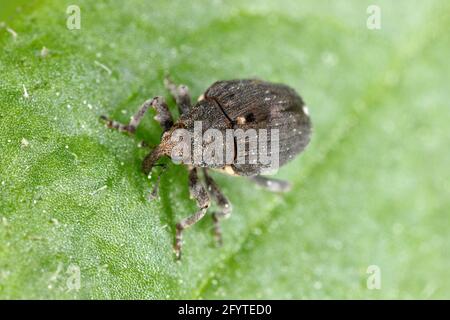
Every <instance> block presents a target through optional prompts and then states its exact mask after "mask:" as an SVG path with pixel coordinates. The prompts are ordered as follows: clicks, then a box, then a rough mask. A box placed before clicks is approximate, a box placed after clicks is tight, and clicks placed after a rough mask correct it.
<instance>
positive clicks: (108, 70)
mask: <svg viewBox="0 0 450 320" xmlns="http://www.w3.org/2000/svg"><path fill="white" fill-rule="evenodd" d="M94 63H95V65H97V66H99V67H100V68H102V69H103V70H105V71H106V72H107V73H108V75H111V74H112V71H111V69H110V68H108V67H107V66H106V65H104V64H103V63H101V62H98V61H97V60H95V61H94Z"/></svg>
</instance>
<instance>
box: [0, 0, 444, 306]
mask: <svg viewBox="0 0 450 320" xmlns="http://www.w3.org/2000/svg"><path fill="white" fill-rule="evenodd" d="M69 4H76V5H78V6H79V7H80V10H81V29H79V30H69V29H68V28H67V27H66V21H67V18H68V15H67V14H66V9H67V6H68V5H69ZM372 4H376V5H378V6H379V8H380V10H381V16H380V18H381V20H380V23H381V25H380V26H381V28H380V29H375V30H373V29H370V28H368V27H367V19H368V18H369V17H370V13H368V12H367V8H368V6H369V5H372ZM0 12H1V13H0V23H1V25H0V47H1V51H0V148H1V149H0V150H1V153H0V181H1V184H0V298H63V299H65V298H69V299H70V298H94V299H103V298H123V299H127V298H145V299H147V298H149V299H155V298H158V299H175V298H188V299H197V298H204V299H208V298H236V299H237V298H268V299H270V298H280V299H283V298H344V299H348V298H360V299H371V298H375V299H392V298H401V299H404V298H420V299H425V298H450V294H449V292H450V272H449V270H450V243H449V230H450V227H449V218H448V213H449V209H450V197H449V194H450V184H449V182H448V180H449V178H450V177H449V163H450V153H449V151H448V148H449V146H450V129H449V121H450V116H449V101H450V94H449V74H450V63H449V53H450V37H448V30H449V28H450V15H449V13H450V4H449V2H448V1H445V0H432V1H406V0H403V1H376V2H374V1H372V0H370V1H344V0H341V1H320V0H310V1H241V0H239V1H209V0H208V1H206V0H205V1H192V2H186V1H138V0H133V1H127V2H126V3H125V2H123V4H122V3H119V2H118V1H81V0H76V1H56V0H53V1H52V0H49V1H19V2H14V1H0ZM43 48H46V49H43ZM102 66H105V67H106V68H103V67H102ZM165 72H169V73H170V74H171V75H172V78H173V79H174V80H175V81H176V82H178V83H184V84H187V85H188V86H189V87H190V89H191V92H192V94H193V96H195V97H196V96H198V95H200V94H201V93H202V91H203V90H205V89H206V88H207V87H208V86H209V85H210V84H211V83H212V82H214V81H216V80H220V79H231V78H245V77H258V78H262V79H265V80H269V81H274V82H283V83H286V84H289V85H290V86H292V87H294V88H296V89H297V90H298V91H299V92H300V94H301V95H302V96H303V97H304V99H305V101H306V102H307V104H308V105H309V107H310V113H311V116H312V119H313V123H314V134H313V139H312V143H311V144H310V146H309V147H308V149H307V150H306V152H305V153H303V154H302V155H301V156H300V157H298V158H296V159H295V160H294V161H293V162H291V163H289V164H288V165H287V166H285V167H283V168H282V169H281V170H280V172H279V174H278V177H279V178H284V179H287V180H290V181H291V182H292V183H293V185H294V188H293V190H292V191H291V192H290V193H288V194H285V195H275V194H271V193H269V192H267V191H265V190H262V189H258V188H257V187H255V186H254V185H253V184H252V183H250V182H248V181H247V180H245V179H243V178H233V177H228V176H223V175H220V174H214V177H215V178H216V180H217V181H218V182H219V184H220V185H221V186H222V189H223V191H224V193H225V194H226V195H227V196H228V197H229V198H230V200H231V202H232V203H233V208H234V211H233V214H232V217H231V218H230V219H229V220H227V221H225V222H224V223H223V224H222V227H223V233H224V242H225V243H224V246H223V247H222V248H220V249H218V248H215V246H214V241H213V237H212V235H211V229H212V223H211V218H210V217H209V216H207V217H206V218H205V219H204V220H203V221H201V222H200V223H199V224H197V225H196V226H195V227H194V228H192V229H190V230H189V231H187V232H186V233H185V246H184V257H183V260H182V261H181V262H180V263H176V262H175V261H174V256H173V252H172V243H173V238H174V232H175V229H174V225H175V223H176V222H177V221H178V220H179V219H180V218H182V217H185V216H187V215H189V214H191V213H193V212H194V210H195V209H196V206H195V203H194V201H192V200H190V199H189V195H188V189H187V171H186V169H185V168H183V167H181V166H176V165H173V164H171V165H170V168H169V169H170V170H167V172H166V173H165V174H164V175H163V177H162V179H161V190H160V191H161V192H160V199H157V200H155V201H152V202H149V201H147V200H146V196H147V194H148V193H149V191H150V189H151V186H152V181H149V180H148V179H147V178H146V177H145V176H144V175H143V174H142V173H141V170H140V163H141V161H142V159H143V157H144V155H145V153H146V150H143V149H140V148H138V146H137V144H138V142H139V141H140V140H142V139H145V140H146V141H148V142H149V143H151V144H156V143H157V142H158V139H159V136H160V134H161V129H160V127H159V126H158V124H157V123H156V122H155V121H154V120H153V113H151V115H148V116H147V117H146V118H145V120H144V122H143V124H142V126H140V127H139V129H138V131H137V135H136V137H131V138H130V137H128V136H126V135H124V134H121V133H119V132H115V131H111V130H107V129H105V127H104V125H103V124H102V123H100V121H99V119H98V118H99V116H100V115H101V114H106V115H110V116H112V117H114V118H116V119H118V120H121V121H124V122H125V121H127V119H128V118H129V117H130V115H131V114H132V113H133V112H134V111H135V110H136V108H137V106H138V105H139V104H140V103H141V102H143V101H144V100H145V99H148V98H150V97H152V96H155V95H160V94H165V95H166V96H167V97H168V95H167V93H166V92H165V90H164V88H163V85H162V78H163V75H164V73H165ZM24 88H25V89H26V91H27V94H28V96H27V97H26V96H25V95H24ZM168 98H169V97H168ZM169 102H170V106H171V109H172V110H173V111H174V112H175V113H176V107H175V105H174V103H173V101H172V100H169ZM371 265H374V266H376V267H375V268H377V270H378V271H379V273H377V274H376V275H375V276H379V279H380V281H381V282H380V284H381V288H379V289H374V290H371V289H370V286H369V287H368V286H367V281H368V278H369V277H370V274H368V273H367V271H368V268H369V266H371ZM78 275H79V276H80V277H79V278H78ZM77 279H79V280H80V281H79V282H77Z"/></svg>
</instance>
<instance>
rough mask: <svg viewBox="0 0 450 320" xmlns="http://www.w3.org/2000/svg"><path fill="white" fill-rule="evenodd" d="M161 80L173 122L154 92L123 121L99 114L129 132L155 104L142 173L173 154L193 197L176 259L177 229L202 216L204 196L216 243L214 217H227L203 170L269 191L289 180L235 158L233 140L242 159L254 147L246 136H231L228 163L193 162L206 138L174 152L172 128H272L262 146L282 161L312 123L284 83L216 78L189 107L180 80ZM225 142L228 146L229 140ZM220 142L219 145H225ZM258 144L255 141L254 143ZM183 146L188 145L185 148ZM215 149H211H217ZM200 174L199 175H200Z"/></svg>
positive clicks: (301, 143)
mask: <svg viewBox="0 0 450 320" xmlns="http://www.w3.org/2000/svg"><path fill="white" fill-rule="evenodd" d="M164 85H165V87H166V89H167V90H168V91H169V92H170V94H171V95H172V97H173V99H174V100H175V102H176V104H177V106H178V109H179V112H180V117H179V119H178V120H177V121H176V122H174V121H173V119H172V115H171V113H170V111H169V108H168V105H167V104H166V102H165V99H164V98H163V97H162V96H156V97H154V98H153V99H150V100H147V101H145V102H144V103H143V104H142V105H141V106H140V107H139V109H138V111H137V112H136V113H135V114H134V115H133V116H132V117H131V120H130V122H129V123H128V124H122V123H119V122H117V121H114V120H112V119H109V118H108V117H105V116H102V119H103V120H105V121H106V124H107V126H108V127H110V128H115V129H118V130H119V131H122V132H127V133H130V134H133V133H134V132H135V131H136V128H137V126H138V125H139V123H140V121H141V120H142V117H143V116H144V114H145V112H146V111H147V110H148V109H149V108H153V109H155V111H156V116H155V117H154V119H155V120H156V121H157V122H159V124H160V125H161V127H162V129H163V134H162V137H161V142H160V143H159V144H158V145H157V146H156V147H155V148H154V149H153V150H152V151H151V152H150V153H149V154H148V155H147V156H146V157H145V159H144V161H143V162H142V169H143V171H144V173H145V174H147V175H148V174H149V173H150V171H151V170H152V168H153V167H154V166H155V165H156V162H157V161H158V160H159V159H160V158H161V157H164V156H167V157H170V158H172V160H174V159H175V158H178V160H180V159H181V160H182V161H181V162H182V163H183V164H186V165H187V166H188V170H189V175H188V176H189V191H190V194H191V197H192V198H194V199H195V200H196V202H197V205H198V211H197V212H195V213H194V214H193V215H191V216H189V217H187V218H185V219H182V220H181V221H179V222H178V223H177V224H176V234H175V243H174V251H175V255H176V258H177V259H179V258H180V257H181V247H182V237H183V231H184V230H185V229H186V228H188V227H190V226H192V225H194V224H195V223H197V222H198V221H199V220H201V219H202V218H203V217H204V216H205V215H206V213H207V210H208V208H209V206H210V199H213V200H214V201H215V202H216V204H217V207H218V208H219V210H218V211H215V212H213V213H212V220H213V223H214V234H215V238H216V241H217V243H218V244H221V243H222V233H221V229H220V225H219V221H220V220H221V219H224V218H228V217H229V216H230V213H231V204H230V202H229V200H228V199H227V197H226V196H225V195H224V194H223V193H222V192H221V190H220V188H219V187H218V185H217V183H216V182H215V181H214V180H213V178H212V177H211V175H210V174H209V170H216V171H220V172H222V173H226V174H230V175H234V176H245V177H247V178H249V179H251V180H252V181H254V182H255V183H256V184H258V185H260V186H262V187H265V188H267V189H268V190H270V191H273V192H285V191H288V190H289V189H290V184H289V183H288V182H286V181H282V180H278V179H272V178H268V177H266V176H263V175H262V174H263V173H264V172H266V171H265V169H266V166H265V164H263V163H261V162H250V161H247V162H246V161H244V162H242V161H240V162H239V161H237V154H238V151H237V146H239V145H243V146H244V147H243V148H241V149H240V152H241V153H240V154H241V155H243V158H240V159H250V156H251V155H254V154H255V153H258V152H259V151H260V150H259V148H258V150H256V149H255V148H256V147H255V146H256V145H255V144H252V143H250V141H249V138H248V136H245V135H244V136H240V138H237V137H236V136H233V140H231V148H228V149H227V151H226V152H228V153H227V154H228V155H229V154H231V157H230V158H229V161H228V162H226V161H224V162H213V163H211V162H206V161H203V159H202V160H201V161H194V160H195V157H196V154H195V153H196V152H197V153H198V152H200V153H202V152H203V151H204V150H205V148H207V147H208V143H210V142H211V141H206V142H202V144H201V145H200V150H197V151H195V150H194V152H193V156H192V154H190V153H189V156H186V154H184V155H181V154H178V153H174V152H173V150H174V149H175V145H176V143H177V142H178V139H174V136H175V133H176V132H177V130H178V131H179V130H181V129H183V130H185V131H187V132H188V133H192V134H193V136H194V140H195V132H194V131H195V126H196V123H198V122H201V124H202V128H201V133H203V134H204V133H206V132H207V131H208V130H209V129H215V130H216V132H219V133H223V134H224V135H226V132H227V131H228V130H230V129H232V130H238V129H242V130H246V132H248V131H249V130H251V129H254V132H256V138H259V137H260V136H259V135H261V133H260V132H262V131H261V129H264V130H266V131H265V132H267V130H272V131H274V132H275V131H276V132H277V134H278V136H276V138H277V140H278V141H277V145H278V148H277V149H275V148H273V147H272V146H271V148H270V150H268V149H269V148H266V149H265V151H266V152H268V153H270V152H272V153H274V152H275V150H276V151H277V154H276V155H277V157H278V158H277V160H278V161H277V164H278V165H279V166H282V165H284V164H285V163H287V162H288V161H290V160H291V159H293V158H294V157H295V156H296V155H298V154H299V153H300V152H302V151H303V150H304V149H305V147H306V146H307V145H308V143H309V141H310V136H311V130H312V129H311V128H312V125H311V120H310V116H309V113H308V108H307V107H306V105H305V103H304V102H303V100H302V98H301V97H300V95H298V94H297V93H296V91H295V90H294V89H292V88H290V87H289V86H287V85H284V84H277V83H270V82H266V81H262V80H258V79H238V80H227V81H217V82H215V83H213V84H212V85H211V86H210V87H209V88H208V89H207V90H206V91H205V92H204V93H203V94H202V95H201V96H200V97H199V99H198V100H197V103H196V104H195V105H193V106H192V104H191V97H190V94H189V89H188V87H187V86H186V85H176V84H174V83H173V82H172V81H171V80H170V79H169V78H168V77H166V78H165V79H164ZM266 138H267V137H266ZM213 140H215V139H213ZM269 140H270V139H269ZM272 140H273V139H272ZM270 142H273V141H270ZM194 143H195V142H194ZM227 145H228V147H229V143H227ZM223 146H224V148H225V144H223ZM260 146H261V145H258V147H260ZM189 147H190V146H189ZM216 147H217V146H216ZM220 148H221V146H220V145H219V149H220ZM263 149H264V148H263ZM272 149H273V150H272ZM187 150H190V148H188V149H187ZM215 150H216V151H217V148H216V149H215ZM230 150H231V151H230ZM219 151H220V150H219ZM213 154H214V152H213ZM180 157H181V158H180ZM230 160H231V161H230ZM202 177H203V179H201V178H202Z"/></svg>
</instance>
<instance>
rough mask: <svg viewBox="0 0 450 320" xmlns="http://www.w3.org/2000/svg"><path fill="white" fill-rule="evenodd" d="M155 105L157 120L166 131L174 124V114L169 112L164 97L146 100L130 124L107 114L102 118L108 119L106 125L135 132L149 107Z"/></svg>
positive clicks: (123, 130) (122, 130)
mask: <svg viewBox="0 0 450 320" xmlns="http://www.w3.org/2000/svg"><path fill="white" fill-rule="evenodd" d="M150 107H153V108H154V109H155V110H156V113H157V114H156V116H155V120H156V121H158V122H159V123H160V125H161V127H162V128H163V129H164V131H166V130H168V129H169V128H170V127H171V126H172V125H173V120H172V115H171V114H170V112H169V108H168V107H167V104H166V103H165V102H164V98H163V97H155V98H153V99H151V100H147V101H145V102H144V103H143V104H142V105H141V106H140V107H139V109H138V111H137V112H136V113H135V114H134V115H133V116H132V117H131V120H130V122H129V123H128V124H122V123H120V122H117V121H115V120H112V119H110V118H108V117H106V116H101V117H100V118H101V119H102V120H105V121H106V125H107V126H108V127H109V128H113V129H117V130H119V131H121V132H128V133H134V132H135V131H136V128H137V126H138V125H139V123H140V122H141V120H142V118H143V116H144V114H145V112H146V111H147V110H148V108H150Z"/></svg>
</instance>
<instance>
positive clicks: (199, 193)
mask: <svg viewBox="0 0 450 320" xmlns="http://www.w3.org/2000/svg"><path fill="white" fill-rule="evenodd" d="M189 191H190V193H191V196H192V197H193V198H195V199H196V200H197V205H198V207H199V211H197V212H196V213H194V214H193V215H191V216H189V217H187V218H185V219H183V220H181V221H180V222H178V223H177V225H176V235H175V245H174V250H175V255H176V258H177V259H180V258H181V247H182V244H183V231H184V229H186V228H189V227H190V226H192V225H194V224H195V223H197V222H198V221H199V220H201V219H202V218H203V217H204V216H205V214H206V211H207V210H208V207H209V204H210V201H209V196H208V193H207V192H206V190H205V188H204V187H203V186H202V184H201V183H200V181H199V179H198V174H197V169H196V168H193V169H191V170H190V172H189Z"/></svg>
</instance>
